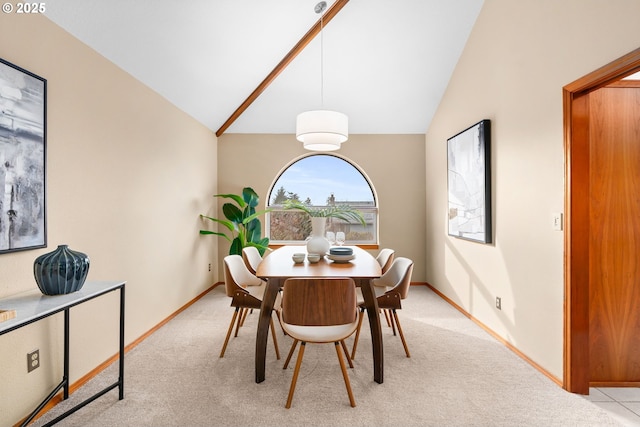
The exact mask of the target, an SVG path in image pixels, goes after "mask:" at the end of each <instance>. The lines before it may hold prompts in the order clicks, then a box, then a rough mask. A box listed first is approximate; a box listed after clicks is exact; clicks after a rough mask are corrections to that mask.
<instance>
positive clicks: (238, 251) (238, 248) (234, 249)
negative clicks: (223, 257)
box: [229, 237, 242, 255]
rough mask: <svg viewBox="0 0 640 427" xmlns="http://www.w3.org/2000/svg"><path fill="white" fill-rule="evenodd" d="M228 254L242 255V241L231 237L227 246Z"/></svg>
mask: <svg viewBox="0 0 640 427" xmlns="http://www.w3.org/2000/svg"><path fill="white" fill-rule="evenodd" d="M229 255H242V242H241V241H240V239H239V238H237V237H236V238H235V239H233V242H231V247H230V248H229Z"/></svg>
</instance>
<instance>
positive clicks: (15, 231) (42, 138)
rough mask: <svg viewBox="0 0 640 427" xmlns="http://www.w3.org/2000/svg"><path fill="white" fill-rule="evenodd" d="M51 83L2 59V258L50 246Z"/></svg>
mask: <svg viewBox="0 0 640 427" xmlns="http://www.w3.org/2000/svg"><path fill="white" fill-rule="evenodd" d="M46 119H47V81H46V80H45V79H44V78H42V77H40V76H38V75H36V74H33V73H32V72H30V71H27V70H25V69H24V68H21V67H19V66H17V65H15V64H12V63H11V62H8V61H6V60H4V59H2V58H0V254H3V253H8V252H15V251H22V250H28V249H37V248H43V247H46V246H47V221H46V140H47V138H46V128H47V120H46Z"/></svg>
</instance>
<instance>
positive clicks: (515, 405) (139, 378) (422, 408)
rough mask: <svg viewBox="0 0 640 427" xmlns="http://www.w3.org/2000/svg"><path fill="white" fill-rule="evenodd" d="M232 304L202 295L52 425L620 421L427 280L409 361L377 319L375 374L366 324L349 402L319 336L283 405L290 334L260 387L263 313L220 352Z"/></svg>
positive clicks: (412, 318) (403, 315) (416, 299)
mask: <svg viewBox="0 0 640 427" xmlns="http://www.w3.org/2000/svg"><path fill="white" fill-rule="evenodd" d="M229 302H230V300H229V298H227V297H226V296H225V294H224V287H218V288H216V289H214V290H213V291H211V292H209V293H208V294H207V295H205V296H204V297H203V298H202V299H200V300H199V301H197V302H196V303H195V304H193V305H192V306H191V307H189V308H188V309H187V310H185V311H184V312H182V313H180V314H179V315H178V316H177V317H176V318H174V319H173V320H171V321H170V322H169V323H167V324H166V325H165V326H163V327H162V328H161V329H159V330H158V331H157V332H156V333H154V334H153V335H152V336H150V337H149V338H147V339H146V340H145V341H143V342H142V343H140V344H139V345H138V346H137V347H135V348H134V349H133V350H131V351H130V352H128V353H127V355H126V357H125V381H124V383H125V397H124V400H121V401H120V400H118V392H117V389H116V390H113V391H111V392H109V393H107V394H106V395H104V396H102V397H101V398H100V399H98V400H96V401H94V402H92V403H91V404H89V405H87V406H86V407H84V408H82V409H81V410H79V411H78V412H76V413H74V414H72V415H71V416H69V417H68V418H66V419H65V420H63V421H61V422H60V423H59V424H58V425H60V426H246V427H252V426H283V427H286V426H292V427H293V426H295V427H299V426H340V427H342V426H580V427H588V426H599V427H600V426H618V425H620V424H618V423H617V422H616V421H614V420H613V419H612V418H610V417H609V415H608V414H607V413H606V412H604V411H603V410H602V409H600V408H598V407H597V406H595V405H594V404H593V403H591V402H589V401H587V400H586V399H585V398H584V397H582V396H580V395H576V394H572V393H568V392H566V391H564V390H563V389H562V388H561V387H559V386H558V385H557V384H555V383H553V382H552V381H551V380H549V379H548V378H547V377H545V376H544V375H542V374H541V373H540V372H538V371H537V370H535V369H534V368H533V367H531V366H530V365H529V364H527V363H526V362H524V361H523V360H522V359H520V358H519V357H518V356H516V355H515V354H514V353H513V352H511V351H510V350H509V349H507V348H506V347H505V346H504V345H502V344H501V343H499V342H497V341H496V340H495V339H494V338H492V337H491V336H490V335H489V334H487V333H486V332H485V331H483V330H482V329H481V328H480V327H478V326H477V325H476V324H475V323H473V322H472V321H471V320H469V319H468V318H466V317H465V316H463V315H462V314H461V313H460V312H458V311H457V310H456V309H455V308H453V307H451V306H450V305H449V304H448V303H447V302H445V301H444V300H442V299H441V298H440V297H439V296H438V295H436V294H435V293H434V292H432V291H431V290H430V289H429V288H427V287H425V286H414V287H412V288H411V290H410V292H409V297H408V298H407V299H406V300H405V301H404V302H403V310H401V311H399V316H400V319H401V323H402V326H403V329H404V332H405V336H406V338H407V342H408V345H409V349H410V351H411V358H407V357H406V356H405V354H404V350H403V348H402V343H401V341H400V338H399V336H393V335H392V332H391V329H390V328H388V327H387V326H386V323H385V322H384V319H383V339H384V360H385V367H384V383H383V384H377V383H375V382H374V381H373V365H372V357H371V340H370V334H369V330H368V326H366V323H365V325H363V326H366V327H363V332H362V335H361V338H360V342H359V344H358V351H357V354H356V359H355V361H354V365H355V367H354V369H349V375H350V378H351V385H352V387H353V392H354V395H355V399H356V403H357V407H355V408H351V407H350V406H349V400H348V397H347V392H346V389H345V386H344V382H343V380H342V376H341V373H340V367H339V364H338V360H337V357H336V354H335V350H334V348H333V345H331V344H325V345H309V346H308V348H307V350H306V352H305V356H304V361H303V364H302V369H301V372H300V377H299V378H298V385H297V388H296V392H295V396H294V398H293V405H292V407H291V409H285V407H284V405H285V402H286V399H287V393H288V390H289V385H290V382H291V377H292V374H293V366H294V363H291V364H290V366H289V368H288V369H287V370H283V369H282V365H283V363H284V359H285V357H286V355H287V352H288V350H289V347H290V345H291V339H290V338H289V337H286V336H284V335H283V333H282V330H281V329H280V328H279V327H278V326H276V328H277V332H278V340H279V344H280V352H281V355H282V359H281V360H276V357H275V352H274V348H273V343H272V341H271V337H269V344H268V347H267V364H266V380H265V381H264V382H263V383H260V384H256V383H255V381H254V349H255V331H256V326H257V320H258V313H253V314H251V315H249V316H248V318H247V321H246V323H245V325H244V326H243V327H242V328H241V329H240V333H239V335H238V337H237V338H233V337H232V338H231V340H230V342H229V346H228V348H227V352H226V354H225V357H224V358H219V357H218V355H219V353H220V349H221V346H222V343H223V341H224V336H225V333H226V330H227V327H228V324H229V321H230V320H231V315H232V309H231V308H230V307H229ZM276 323H277V322H276ZM352 341H353V338H350V339H349V341H348V343H349V344H351V342H352ZM349 348H351V346H350V345H349ZM296 354H297V353H296ZM294 360H295V359H294ZM116 378H117V364H113V365H111V366H110V367H108V368H107V369H106V370H105V371H103V372H102V373H101V374H100V375H98V376H96V377H95V378H94V379H92V380H91V381H90V382H88V383H87V384H85V385H84V386H83V387H81V388H80V389H79V390H78V391H76V392H75V393H73V394H72V395H71V396H70V398H69V399H68V400H67V401H64V402H62V403H60V404H58V405H57V406H56V407H55V408H53V409H52V410H50V411H49V412H47V413H46V414H44V415H43V416H42V417H41V418H40V419H38V420H37V421H36V422H35V423H34V425H42V424H43V423H45V422H46V421H48V420H51V419H54V418H55V417H56V416H57V415H59V414H61V413H63V412H64V411H65V410H66V409H67V408H68V407H71V406H72V405H74V404H75V402H76V401H80V400H82V399H83V398H85V396H90V395H91V394H93V393H95V390H99V389H101V388H102V387H104V386H106V385H108V384H110V383H113V382H114V381H115V379H116Z"/></svg>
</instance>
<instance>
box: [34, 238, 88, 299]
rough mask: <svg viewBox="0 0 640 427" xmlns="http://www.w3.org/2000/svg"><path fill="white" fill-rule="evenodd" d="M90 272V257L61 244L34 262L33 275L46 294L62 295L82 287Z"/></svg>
mask: <svg viewBox="0 0 640 427" xmlns="http://www.w3.org/2000/svg"><path fill="white" fill-rule="evenodd" d="M88 273H89V257H88V256H87V255H85V254H83V253H82V252H78V251H72V250H71V249H69V247H68V246H67V245H60V246H58V249H56V250H54V251H53V252H50V253H47V254H44V255H40V256H39V257H38V258H36V260H35V261H34V263H33V275H34V277H35V279H36V283H37V284H38V288H40V291H41V292H42V293H43V294H45V295H61V294H70V293H72V292H76V291H78V290H80V288H82V285H84V281H85V280H86V279H87V274H88Z"/></svg>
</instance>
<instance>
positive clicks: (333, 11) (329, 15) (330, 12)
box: [216, 0, 349, 137]
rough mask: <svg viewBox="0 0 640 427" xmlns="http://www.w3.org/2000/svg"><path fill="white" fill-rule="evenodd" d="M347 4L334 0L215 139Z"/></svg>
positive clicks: (218, 132) (223, 126)
mask: <svg viewBox="0 0 640 427" xmlns="http://www.w3.org/2000/svg"><path fill="white" fill-rule="evenodd" d="M348 2H349V0H336V1H335V3H333V4H332V5H331V7H329V9H327V11H326V12H325V13H324V15H323V16H322V17H321V19H318V22H316V23H315V24H314V26H313V27H311V29H310V30H309V31H307V33H306V34H305V35H304V36H303V37H302V38H301V39H300V41H299V42H298V43H296V45H295V46H294V47H293V48H292V49H291V50H290V51H289V53H287V54H286V55H285V57H284V58H282V60H281V61H280V62H279V63H278V65H276V67H275V68H274V69H273V70H272V71H271V72H270V73H269V75H267V77H265V79H264V80H263V81H262V83H260V84H259V85H258V87H257V88H255V90H254V91H253V92H251V95H249V97H248V98H247V99H245V100H244V102H243V103H242V104H240V106H239V107H238V108H237V109H236V111H234V112H233V114H231V116H230V117H229V118H228V119H227V121H226V122H224V124H223V125H222V126H220V129H218V130H217V131H216V136H217V137H220V136H221V135H222V134H223V133H224V131H225V130H227V129H228V128H229V126H231V125H232V124H233V122H235V121H236V119H237V118H238V117H240V115H241V114H242V113H244V111H245V110H246V109H247V108H249V106H250V105H251V104H252V103H253V101H255V100H256V99H257V98H258V96H260V94H261V93H262V92H264V90H265V89H266V88H267V87H268V86H269V85H270V84H271V83H272V82H273V81H274V80H275V79H276V77H278V75H279V74H280V73H281V72H282V71H283V70H284V69H285V68H287V66H288V65H289V64H290V63H291V61H293V59H294V58H295V57H296V56H298V54H299V53H300V52H302V50H303V49H304V48H305V47H306V46H307V45H308V44H309V43H310V42H311V40H313V38H314V37H315V36H317V35H318V34H319V33H320V31H321V29H322V27H323V26H326V25H327V24H328V23H329V22H330V21H331V20H332V19H333V17H334V16H336V15H337V14H338V12H339V11H340V9H342V8H343V7H344V5H345V4H347V3H348ZM321 21H322V22H321Z"/></svg>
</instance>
